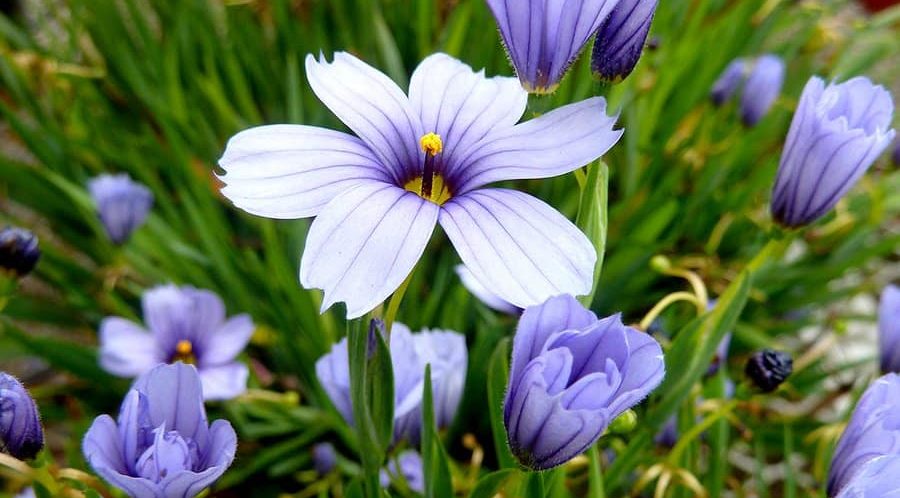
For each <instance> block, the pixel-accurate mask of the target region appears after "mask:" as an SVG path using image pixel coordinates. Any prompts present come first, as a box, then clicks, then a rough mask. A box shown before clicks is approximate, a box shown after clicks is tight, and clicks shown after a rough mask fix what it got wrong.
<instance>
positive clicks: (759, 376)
mask: <svg viewBox="0 0 900 498" xmlns="http://www.w3.org/2000/svg"><path fill="white" fill-rule="evenodd" d="M793 369H794V360H793V359H791V355H789V354H787V353H784V352H781V351H774V350H771V349H764V350H762V351H758V352H756V353H754V354H753V356H751V357H750V359H749V360H747V366H746V368H744V372H745V373H746V374H747V377H749V378H750V380H752V381H753V383H754V384H755V385H756V387H758V388H759V389H760V390H762V391H763V392H767V393H768V392H772V391H774V390H775V389H777V388H778V386H780V385H781V383H782V382H784V381H785V380H786V379H787V378H788V376H790V375H791V372H792V371H793Z"/></svg>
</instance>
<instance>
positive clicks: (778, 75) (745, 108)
mask: <svg viewBox="0 0 900 498" xmlns="http://www.w3.org/2000/svg"><path fill="white" fill-rule="evenodd" d="M784 70H785V68H784V61H783V60H781V58H780V57H778V56H776V55H772V54H766V55H763V56H761V57H759V58H758V59H756V62H755V63H754V64H753V69H752V70H751V71H750V76H748V77H747V84H746V85H744V92H743V93H742V94H741V119H742V120H743V121H744V124H745V125H747V126H754V125H756V123H758V122H759V120H760V119H762V118H763V116H765V115H766V114H767V113H768V112H769V109H771V108H772V104H774V103H775V100H776V99H777V98H778V96H779V95H780V94H781V86H782V85H783V84H784Z"/></svg>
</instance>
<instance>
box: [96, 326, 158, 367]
mask: <svg viewBox="0 0 900 498" xmlns="http://www.w3.org/2000/svg"><path fill="white" fill-rule="evenodd" d="M167 359H168V358H165V355H164V353H163V351H162V350H161V349H160V348H159V347H158V346H157V344H156V339H155V338H154V336H153V334H151V333H150V332H148V331H147V330H145V329H144V328H143V327H141V326H140V325H138V324H136V323H134V322H132V321H129V320H126V319H124V318H119V317H107V318H104V319H103V321H102V322H101V323H100V365H101V366H102V367H103V368H104V369H105V370H106V371H107V372H110V373H112V374H114V375H119V376H121V377H135V376H137V375H140V374H142V373H144V372H146V371H147V370H150V369H151V368H153V367H154V366H156V364H157V363H161V362H165V361H166V360H167Z"/></svg>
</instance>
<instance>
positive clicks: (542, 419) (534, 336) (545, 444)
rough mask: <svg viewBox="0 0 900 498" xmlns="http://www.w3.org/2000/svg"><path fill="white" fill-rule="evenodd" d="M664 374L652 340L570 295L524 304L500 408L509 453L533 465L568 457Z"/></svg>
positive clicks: (552, 463) (546, 464) (539, 467)
mask: <svg viewBox="0 0 900 498" xmlns="http://www.w3.org/2000/svg"><path fill="white" fill-rule="evenodd" d="M664 372H665V364H664V363H663V354H662V348H660V345H659V343H657V342H656V340H654V339H653V338H652V337H650V336H649V335H647V334H644V333H642V332H639V331H637V330H635V329H633V328H631V327H626V326H625V325H624V324H623V323H622V320H621V317H620V316H619V315H613V316H610V317H607V318H604V319H602V320H598V319H597V316H596V315H594V314H593V313H591V312H590V311H589V310H586V309H585V308H584V307H583V306H581V305H580V304H579V303H578V301H576V300H575V298H573V297H572V296H569V295H562V296H557V297H553V298H551V299H549V300H548V301H547V302H545V303H544V304H541V305H539V306H533V307H529V308H526V309H525V311H524V313H522V318H521V319H520V320H519V325H518V328H517V330H516V335H515V337H514V339H513V353H512V364H511V370H510V376H509V386H508V389H507V391H506V400H505V402H504V407H503V416H504V423H505V425H506V433H507V436H508V440H509V444H510V448H511V449H512V452H513V454H514V455H515V456H516V458H517V459H518V460H519V462H520V463H522V465H524V466H526V467H528V468H531V469H535V470H543V469H549V468H552V467H555V466H557V465H561V464H563V463H565V462H567V461H568V460H571V459H572V458H574V457H575V456H577V455H578V454H580V453H581V452H583V451H584V450H585V449H586V448H587V447H589V446H590V445H591V444H593V443H594V442H595V441H596V440H597V439H598V438H599V437H600V435H601V434H602V433H603V431H604V430H605V429H606V427H607V426H608V425H609V423H610V422H611V421H612V420H613V419H615V418H616V417H618V416H619V415H620V414H621V413H622V412H624V411H625V410H627V409H629V408H631V407H632V406H634V405H636V404H637V403H639V402H640V401H641V400H642V399H644V398H645V397H646V396H647V395H648V394H649V393H650V391H652V390H653V389H655V388H656V386H658V385H659V383H660V382H661V381H662V378H663V375H664Z"/></svg>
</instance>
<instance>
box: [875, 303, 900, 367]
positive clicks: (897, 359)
mask: <svg viewBox="0 0 900 498" xmlns="http://www.w3.org/2000/svg"><path fill="white" fill-rule="evenodd" d="M878 332H879V335H878V337H879V345H880V347H881V372H882V373H888V372H898V373H900V287H897V286H896V285H888V286H887V287H885V288H884V290H883V291H882V292H881V302H880V303H879V304H878Z"/></svg>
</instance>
